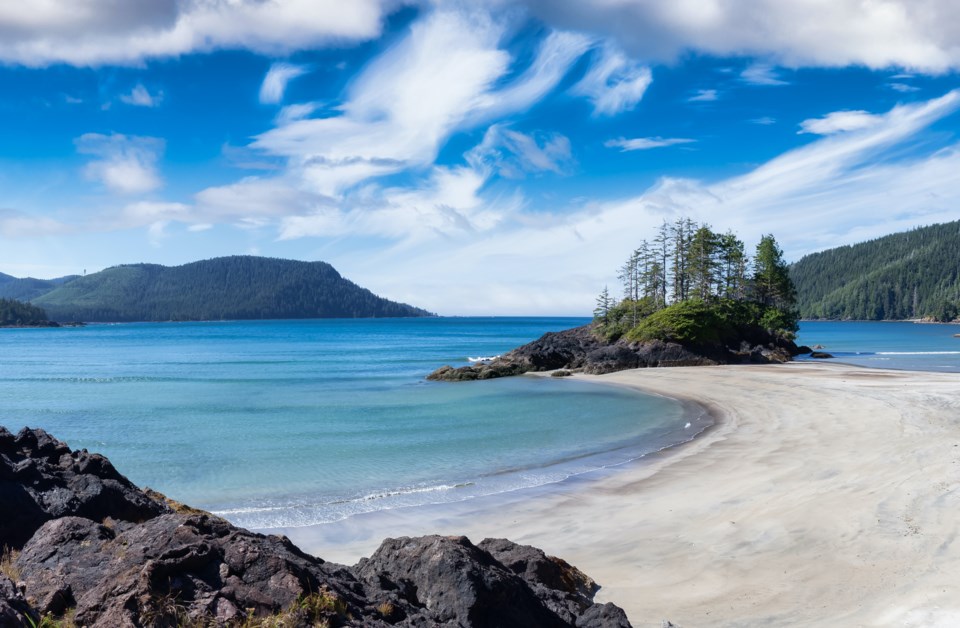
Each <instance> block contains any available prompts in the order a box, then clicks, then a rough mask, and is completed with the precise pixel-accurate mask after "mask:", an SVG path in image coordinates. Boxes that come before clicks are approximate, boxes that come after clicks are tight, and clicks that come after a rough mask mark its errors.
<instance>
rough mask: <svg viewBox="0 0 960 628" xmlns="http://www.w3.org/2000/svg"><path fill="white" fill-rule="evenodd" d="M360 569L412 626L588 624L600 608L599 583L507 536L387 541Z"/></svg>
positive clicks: (507, 627) (546, 626)
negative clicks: (585, 618) (596, 602)
mask: <svg viewBox="0 0 960 628" xmlns="http://www.w3.org/2000/svg"><path fill="white" fill-rule="evenodd" d="M355 571H356V574H357V577H358V578H360V579H362V580H363V581H364V582H365V583H366V584H367V585H368V587H370V588H371V589H379V590H381V591H386V592H388V593H389V595H390V597H389V598H388V599H389V601H390V602H391V603H393V604H400V605H403V606H404V607H406V608H405V612H406V619H405V621H404V625H410V626H422V625H435V624H439V625H451V626H476V627H478V628H479V627H484V626H489V627H491V628H492V627H500V628H511V627H516V628H526V627H527V626H542V627H544V628H549V627H551V626H577V625H582V624H578V623H577V622H578V620H579V618H580V617H582V616H583V615H585V613H586V612H587V611H588V610H591V609H593V607H594V606H595V605H594V604H593V595H594V593H595V592H596V590H597V588H599V587H597V586H596V585H595V584H594V582H593V581H592V580H590V578H588V577H587V576H585V575H584V574H582V573H581V572H580V571H579V570H577V569H576V568H574V567H571V566H570V565H568V564H567V563H565V562H563V561H560V560H559V559H553V558H549V557H547V556H546V555H545V554H544V553H543V552H541V551H540V550H537V549H536V548H532V547H526V546H521V545H516V544H515V543H511V542H510V541H506V540H504V539H487V540H485V541H483V542H482V543H481V544H480V546H476V545H473V544H472V543H471V542H470V541H469V539H467V538H466V537H462V536H461V537H445V536H426V537H420V538H408V537H402V538H398V539H387V540H385V541H384V542H383V544H382V545H381V546H380V548H379V549H378V550H377V551H376V552H374V554H373V556H371V557H370V558H365V559H362V560H361V561H360V562H359V563H358V564H357V567H356V569H355ZM596 606H599V605H596ZM615 608H616V607H615ZM617 610H618V611H619V612H620V614H621V615H622V618H623V621H624V622H626V616H625V615H623V611H622V610H620V609H619V608H617ZM601 614H602V613H600V612H599V611H597V610H593V611H592V613H591V615H596V616H597V617H598V618H599V617H600V616H601ZM589 625H591V626H597V627H602V626H621V625H626V626H629V623H609V622H608V623H591V624H589Z"/></svg>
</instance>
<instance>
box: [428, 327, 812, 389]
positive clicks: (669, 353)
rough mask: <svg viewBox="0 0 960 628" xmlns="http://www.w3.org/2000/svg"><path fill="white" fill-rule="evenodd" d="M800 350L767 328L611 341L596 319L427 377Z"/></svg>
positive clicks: (783, 358) (752, 357)
mask: <svg viewBox="0 0 960 628" xmlns="http://www.w3.org/2000/svg"><path fill="white" fill-rule="evenodd" d="M799 352H800V351H799V350H798V349H797V346H796V345H795V344H794V343H793V342H790V341H789V340H782V339H778V338H776V337H773V336H769V335H765V334H764V335H762V336H757V337H751V338H745V339H743V340H742V341H741V342H740V343H739V344H737V345H736V346H734V347H730V346H703V347H692V346H687V345H682V344H679V343H676V342H664V341H662V340H653V341H648V342H630V341H627V340H624V339H620V340H617V341H616V342H607V341H605V340H603V339H602V338H600V337H599V336H598V335H597V334H595V333H594V332H593V325H592V324H591V325H583V326H582V327H575V328H573V329H567V330H565V331H559V332H548V333H546V334H544V335H543V336H541V337H540V338H538V339H537V340H534V341H533V342H531V343H528V344H525V345H523V346H522V347H518V348H516V349H514V350H513V351H510V352H509V353H505V354H504V355H502V356H500V357H498V358H495V359H493V360H491V361H490V362H488V363H485V364H479V365H471V366H462V367H460V368H453V367H452V366H442V367H440V368H438V369H437V370H436V371H434V372H433V373H430V375H428V376H427V379H429V380H440V381H468V380H476V379H493V378H495V377H508V376H510V375H521V374H523V373H528V372H531V371H552V370H554V369H566V370H571V371H576V372H583V373H590V374H594V375H601V374H603V373H613V372H614V371H624V370H627V369H635V368H646V367H657V366H706V365H714V364H744V363H753V364H769V363H780V362H789V361H790V360H791V359H792V357H793V356H794V355H797V354H798V353H799Z"/></svg>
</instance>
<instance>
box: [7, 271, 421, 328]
mask: <svg viewBox="0 0 960 628" xmlns="http://www.w3.org/2000/svg"><path fill="white" fill-rule="evenodd" d="M18 281H24V280H18ZM10 283H11V282H9V281H7V282H5V283H4V284H2V285H0V289H2V288H3V287H4V286H8V285H10ZM30 300H31V302H32V303H33V304H34V305H37V306H39V307H42V308H43V309H44V310H46V312H47V315H48V316H49V317H50V319H52V320H56V321H97V322H133V321H171V320H173V321H187V320H230V319H279V318H380V317H413V316H431V314H430V312H427V311H426V310H422V309H419V308H416V307H413V306H410V305H406V304H403V303H395V302H393V301H388V300H387V299H383V298H381V297H378V296H376V295H375V294H373V293H372V292H370V291H369V290H366V289H364V288H361V287H359V286H357V285H356V284H354V283H353V282H351V281H348V280H346V279H344V278H343V277H341V276H340V274H339V273H338V272H337V271H336V270H334V268H333V267H332V266H330V265H329V264H326V263H324V262H298V261H292V260H281V259H272V258H264V257H251V256H235V257H220V258H216V259H210V260H204V261H200V262H194V263H192V264H184V265H183V266H174V267H167V266H160V265H157V264H128V265H122V266H114V267H112V268H107V269H106V270H103V271H100V272H98V273H93V274H91V275H86V276H83V277H77V278H74V279H72V280H70V281H67V282H65V283H61V285H58V286H56V287H54V288H53V289H51V290H49V291H47V292H45V293H43V294H41V295H39V296H37V297H35V298H32V299H30Z"/></svg>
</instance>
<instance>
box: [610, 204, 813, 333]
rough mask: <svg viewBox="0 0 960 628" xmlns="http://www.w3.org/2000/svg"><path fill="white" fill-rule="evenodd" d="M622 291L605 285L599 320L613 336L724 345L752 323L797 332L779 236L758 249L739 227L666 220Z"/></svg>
mask: <svg viewBox="0 0 960 628" xmlns="http://www.w3.org/2000/svg"><path fill="white" fill-rule="evenodd" d="M618 278H619V279H620V282H621V289H622V296H621V298H619V299H618V298H617V297H616V296H614V295H611V293H610V291H609V288H608V287H605V288H604V289H603V292H601V293H600V296H599V297H598V298H597V307H596V309H595V310H594V322H595V326H596V329H597V331H598V333H600V334H602V335H603V336H605V337H606V338H607V339H608V340H616V339H617V338H620V337H624V338H626V339H627V340H638V341H645V340H671V341H677V342H681V343H691V344H709V345H716V344H725V343H728V342H730V341H734V340H736V339H737V338H741V337H743V336H744V335H745V332H748V331H749V330H750V329H764V330H767V331H769V332H772V333H775V334H780V335H783V336H785V337H788V338H792V337H793V334H794V332H796V330H797V312H796V308H795V303H796V291H795V289H794V286H793V283H792V281H791V279H790V275H789V272H788V269H787V265H786V263H785V262H784V260H783V251H781V250H780V247H779V246H778V245H777V242H776V240H775V239H774V237H773V236H772V235H766V236H764V237H763V238H761V240H760V243H759V244H758V245H757V247H756V250H755V252H754V255H753V256H750V255H748V254H747V252H746V249H745V246H744V243H743V242H742V241H741V240H740V239H739V238H738V237H737V236H736V235H735V234H733V233H729V232H728V233H724V234H721V233H715V232H714V231H712V230H711V228H710V226H709V225H700V224H697V223H695V222H693V221H692V220H690V219H688V218H683V219H680V220H677V221H675V222H673V223H667V222H664V223H663V224H662V225H661V226H660V228H659V229H658V231H657V232H656V234H655V235H654V237H653V238H652V239H650V240H644V241H642V242H641V243H640V246H639V247H637V249H635V250H634V251H633V252H632V253H631V254H630V256H629V257H628V259H627V260H626V261H625V262H624V264H623V266H622V267H621V268H620V271H619V274H618Z"/></svg>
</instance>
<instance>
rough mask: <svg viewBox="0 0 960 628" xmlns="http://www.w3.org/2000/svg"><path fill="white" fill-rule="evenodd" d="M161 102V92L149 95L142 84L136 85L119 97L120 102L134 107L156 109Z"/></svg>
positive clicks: (148, 91)
mask: <svg viewBox="0 0 960 628" xmlns="http://www.w3.org/2000/svg"><path fill="white" fill-rule="evenodd" d="M162 100H163V92H161V91H158V92H156V93H154V94H151V93H150V90H148V89H147V88H146V87H144V85H143V83H137V84H136V85H134V86H133V89H131V90H130V92H128V93H126V94H121V95H120V102H123V103H126V104H128V105H133V106H135V107H157V106H159V105H160V101H162Z"/></svg>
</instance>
